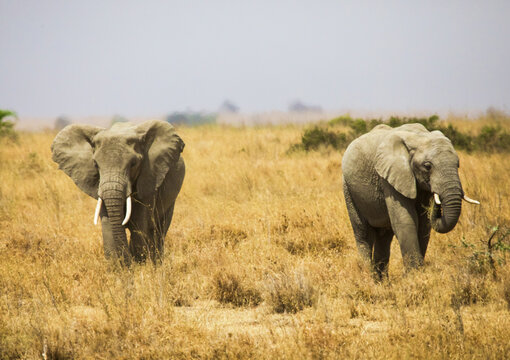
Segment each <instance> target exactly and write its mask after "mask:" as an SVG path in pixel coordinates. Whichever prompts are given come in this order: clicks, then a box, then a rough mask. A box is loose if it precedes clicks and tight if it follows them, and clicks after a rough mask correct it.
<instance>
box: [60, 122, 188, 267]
mask: <svg viewBox="0 0 510 360" xmlns="http://www.w3.org/2000/svg"><path fill="white" fill-rule="evenodd" d="M183 148H184V143H183V141H182V140H181V138H180V137H179V136H178V135H177V134H176V132H175V129H174V128H173V126H172V125H170V124H168V123H166V122H163V121H148V122H145V123H143V124H140V125H137V126H136V125H133V124H129V123H116V124H114V125H113V126H112V127H111V128H110V129H104V128H100V127H95V126H89V125H70V126H67V127H65V128H64V129H63V130H62V131H60V132H59V133H58V134H57V136H56V137H55V139H54V140H53V144H52V145H51V151H52V153H53V160H54V161H55V162H56V163H58V164H59V168H60V169H61V170H63V171H64V172H65V173H66V174H67V175H69V176H70V177H71V179H72V180H73V181H74V182H75V183H76V185H78V187H79V188H80V189H81V190H83V191H84V192H85V193H86V194H88V195H90V196H92V197H93V198H95V199H97V200H98V202H97V207H96V212H95V216H94V223H95V224H97V221H98V218H99V217H101V223H102V232H103V244H104V253H105V256H106V257H107V258H116V259H119V260H120V261H122V262H123V263H124V264H125V265H129V264H130V263H131V259H132V258H134V259H135V260H136V261H138V262H144V261H146V260H147V259H148V258H150V259H151V260H152V261H154V262H157V261H159V260H161V256H162V255H163V245H164V238H165V235H166V233H167V231H168V228H169V226H170V222H171V221H172V215H173V211H174V204H175V199H176V198H177V195H178V194H179V191H180V189H181V186H182V182H183V180H184V172H185V168H184V161H183V159H182V157H181V152H182V150H183ZM125 228H128V229H129V231H130V234H131V238H130V241H129V244H128V241H127V236H126V231H125Z"/></svg>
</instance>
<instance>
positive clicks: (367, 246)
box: [343, 181, 376, 264]
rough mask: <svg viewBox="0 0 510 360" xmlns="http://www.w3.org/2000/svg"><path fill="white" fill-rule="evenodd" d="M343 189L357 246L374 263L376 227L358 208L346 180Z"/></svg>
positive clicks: (365, 258)
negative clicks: (374, 227)
mask: <svg viewBox="0 0 510 360" xmlns="http://www.w3.org/2000/svg"><path fill="white" fill-rule="evenodd" d="M343 190H344V197H345V205H346V206H347V212H348V213H349V219H350V220H351V225H352V230H353V232H354V238H355V239H356V246H357V248H358V252H359V254H360V256H361V258H362V259H363V260H364V261H365V262H366V263H367V264H371V263H372V251H373V247H374V241H375V238H376V233H375V229H373V228H372V227H371V226H370V225H369V224H368V222H367V221H366V220H365V219H364V218H363V217H362V216H361V215H360V213H359V211H358V209H357V208H356V206H355V205H354V202H353V201H352V197H351V194H350V192H349V188H348V186H347V184H346V183H345V181H344V182H343Z"/></svg>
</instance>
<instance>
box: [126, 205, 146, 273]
mask: <svg viewBox="0 0 510 360" xmlns="http://www.w3.org/2000/svg"><path fill="white" fill-rule="evenodd" d="M150 214H151V211H150V209H149V208H148V207H147V206H146V205H143V204H140V203H136V204H135V205H134V206H133V213H132V215H131V221H130V222H129V231H130V232H131V238H130V242H129V251H130V252H131V255H132V256H133V258H134V259H135V261H137V262H138V263H144V262H146V261H147V258H148V257H149V244H150V242H151V238H152V232H151V230H150V229H151V227H150V224H149V221H148V219H149V218H150Z"/></svg>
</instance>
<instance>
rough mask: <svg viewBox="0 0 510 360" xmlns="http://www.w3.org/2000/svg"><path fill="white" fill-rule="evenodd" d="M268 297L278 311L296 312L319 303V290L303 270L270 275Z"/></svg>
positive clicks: (270, 303)
mask: <svg viewBox="0 0 510 360" xmlns="http://www.w3.org/2000/svg"><path fill="white" fill-rule="evenodd" d="M266 287H267V299H266V302H267V303H268V304H269V306H270V307H271V309H272V310H273V311H274V312H276V313H296V312H298V311H301V310H303V309H304V308H305V307H310V306H313V305H315V304H316V303H317V291H316V289H315V287H314V286H313V285H312V284H311V282H310V280H309V279H308V278H307V277H306V275H305V274H304V272H303V271H293V272H292V273H290V274H288V273H286V272H280V273H277V274H272V275H269V276H268V279H267V281H266Z"/></svg>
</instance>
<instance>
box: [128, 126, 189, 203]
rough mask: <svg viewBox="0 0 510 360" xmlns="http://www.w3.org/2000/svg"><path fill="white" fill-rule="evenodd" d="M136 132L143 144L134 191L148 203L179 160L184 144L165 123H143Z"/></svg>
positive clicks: (173, 129)
mask: <svg viewBox="0 0 510 360" xmlns="http://www.w3.org/2000/svg"><path fill="white" fill-rule="evenodd" d="M136 131H137V133H139V134H140V135H141V137H142V141H143V144H145V154H144V161H143V163H142V169H141V173H140V176H139V177H138V180H137V185H136V191H137V193H138V196H139V198H140V199H142V200H146V201H148V200H150V198H151V196H153V195H154V193H155V192H156V190H157V189H158V188H159V187H160V185H161V183H162V182H163V180H164V179H165V177H166V175H167V173H168V171H169V170H171V168H172V167H173V165H175V163H176V162H177V161H178V160H179V157H180V154H181V152H182V150H183V149H184V142H183V141H182V140H181V138H180V137H179V135H177V133H176V132H175V128H174V127H173V126H172V125H170V124H169V123H167V122H165V121H160V120H154V121H147V122H144V123H143V124H140V125H139V126H138V127H137V129H136Z"/></svg>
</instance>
